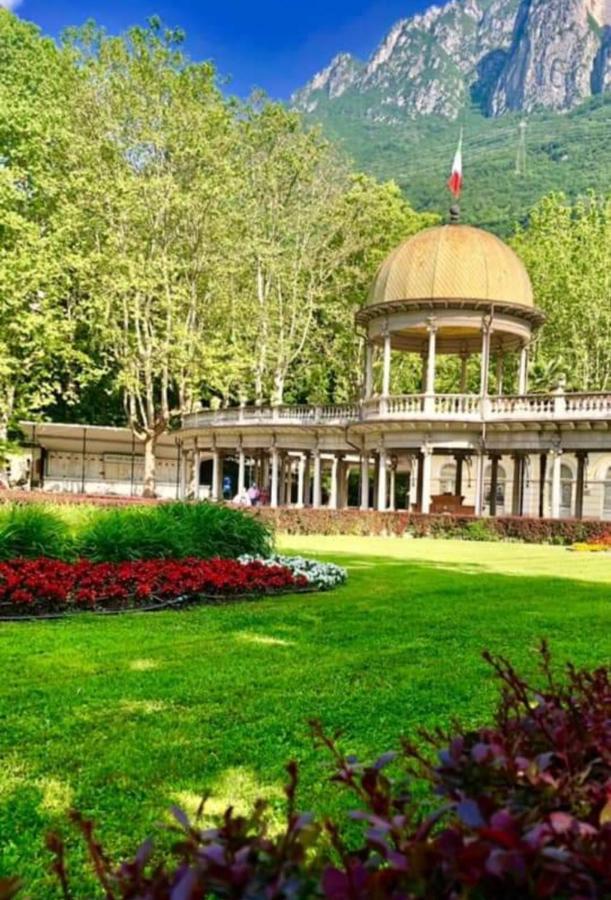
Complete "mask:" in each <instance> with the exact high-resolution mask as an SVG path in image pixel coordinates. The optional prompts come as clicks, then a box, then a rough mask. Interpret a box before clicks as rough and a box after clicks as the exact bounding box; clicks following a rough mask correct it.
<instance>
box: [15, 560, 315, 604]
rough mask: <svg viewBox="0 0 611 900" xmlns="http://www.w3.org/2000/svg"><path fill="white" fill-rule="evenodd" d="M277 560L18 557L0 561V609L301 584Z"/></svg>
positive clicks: (262, 590) (264, 590)
mask: <svg viewBox="0 0 611 900" xmlns="http://www.w3.org/2000/svg"><path fill="white" fill-rule="evenodd" d="M306 586H307V581H306V579H305V578H303V577H302V576H300V575H294V574H293V573H292V572H291V571H290V570H289V569H287V568H286V567H284V566H281V565H273V566H270V565H264V564H263V563H262V562H257V561H255V562H251V563H248V564H246V565H244V564H241V563H239V562H237V561H235V560H228V559H212V560H201V559H185V560H138V561H135V562H123V563H91V562H89V561H87V560H79V561H78V562H76V563H66V562H60V561H58V560H54V559H45V558H40V559H32V560H24V559H21V560H19V559H17V560H12V561H11V562H3V563H0V615H5V616H7V615H8V616H14V615H27V616H31V615H44V614H47V613H57V612H67V611H71V610H72V611H74V610H87V609H109V610H117V609H126V608H134V607H136V608H137V607H142V606H146V607H148V606H152V607H154V606H155V605H164V604H168V603H171V602H172V601H180V602H188V601H192V600H197V599H198V598H200V597H202V596H206V597H234V596H240V595H242V596H243V595H247V594H269V593H273V592H276V591H281V590H285V589H288V588H300V587H306Z"/></svg>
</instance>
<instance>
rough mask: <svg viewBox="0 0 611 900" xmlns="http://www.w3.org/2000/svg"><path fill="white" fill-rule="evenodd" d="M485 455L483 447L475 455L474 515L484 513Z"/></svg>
mask: <svg viewBox="0 0 611 900" xmlns="http://www.w3.org/2000/svg"><path fill="white" fill-rule="evenodd" d="M485 474H486V456H485V454H484V451H483V447H482V448H481V449H479V450H478V451H477V454H476V455H475V515H476V516H483V515H484V506H485V496H486V490H485Z"/></svg>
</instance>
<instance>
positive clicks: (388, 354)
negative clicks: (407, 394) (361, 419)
mask: <svg viewBox="0 0 611 900" xmlns="http://www.w3.org/2000/svg"><path fill="white" fill-rule="evenodd" d="M391 358H392V345H391V337H390V332H389V331H388V330H387V331H386V332H385V333H384V375H383V379H382V396H383V397H388V396H390V363H391Z"/></svg>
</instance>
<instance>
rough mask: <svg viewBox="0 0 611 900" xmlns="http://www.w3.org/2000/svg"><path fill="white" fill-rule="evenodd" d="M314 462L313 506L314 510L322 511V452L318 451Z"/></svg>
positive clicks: (315, 452)
mask: <svg viewBox="0 0 611 900" xmlns="http://www.w3.org/2000/svg"><path fill="white" fill-rule="evenodd" d="M313 461H314V484H313V489H312V506H313V507H314V509H320V507H321V505H322V461H321V458H320V450H318V449H316V450H315V451H314V456H313Z"/></svg>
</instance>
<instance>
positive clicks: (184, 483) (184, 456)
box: [180, 449, 189, 500]
mask: <svg viewBox="0 0 611 900" xmlns="http://www.w3.org/2000/svg"><path fill="white" fill-rule="evenodd" d="M180 463H181V465H180V498H181V500H186V499H187V495H188V493H189V474H188V469H189V452H188V451H187V450H184V449H183V451H182V453H181V454H180Z"/></svg>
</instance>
